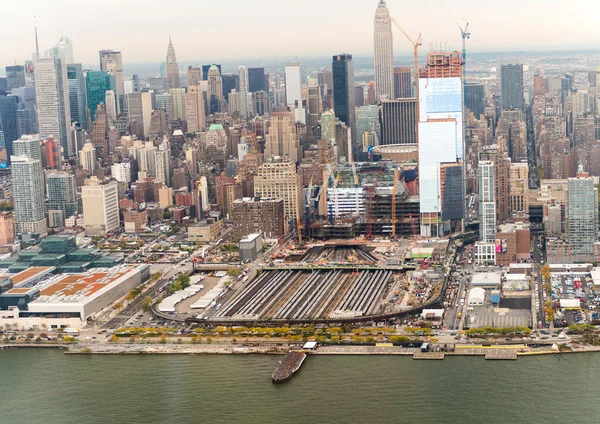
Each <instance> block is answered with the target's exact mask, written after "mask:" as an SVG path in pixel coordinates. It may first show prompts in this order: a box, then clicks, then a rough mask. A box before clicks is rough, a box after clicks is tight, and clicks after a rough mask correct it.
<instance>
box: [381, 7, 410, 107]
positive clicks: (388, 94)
mask: <svg viewBox="0 0 600 424" xmlns="http://www.w3.org/2000/svg"><path fill="white" fill-rule="evenodd" d="M374 27H375V28H374V33H373V39H374V42H375V90H376V97H377V99H380V100H381V99H388V100H393V99H394V98H395V97H394V37H393V35H392V21H391V20H390V12H389V10H388V8H387V6H386V4H385V0H379V6H378V7H377V11H376V12H375V24H374ZM409 78H410V74H409Z"/></svg>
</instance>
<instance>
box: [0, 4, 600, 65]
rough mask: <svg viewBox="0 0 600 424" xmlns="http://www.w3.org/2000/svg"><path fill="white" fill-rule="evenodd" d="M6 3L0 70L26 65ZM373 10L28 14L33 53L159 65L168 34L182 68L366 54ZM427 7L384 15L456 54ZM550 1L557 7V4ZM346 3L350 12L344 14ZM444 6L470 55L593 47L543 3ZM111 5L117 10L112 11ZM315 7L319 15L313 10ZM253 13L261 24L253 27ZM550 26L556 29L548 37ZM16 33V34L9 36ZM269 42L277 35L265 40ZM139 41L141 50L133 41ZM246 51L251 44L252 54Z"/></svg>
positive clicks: (404, 50) (66, 8)
mask: <svg viewBox="0 0 600 424" xmlns="http://www.w3.org/2000/svg"><path fill="white" fill-rule="evenodd" d="M6 2H7V4H6V5H5V6H6V7H5V9H4V14H5V24H4V25H3V26H2V28H0V37H3V38H4V39H7V38H8V39H11V40H13V42H12V43H10V44H8V43H4V44H3V45H2V47H0V62H2V63H0V66H2V67H3V66H5V65H11V64H13V63H14V62H15V61H16V62H17V63H22V62H23V61H24V60H28V59H31V53H33V51H34V50H35V39H34V32H33V26H34V17H33V5H32V4H30V3H21V2H18V1H16V0H6ZM257 3H258V5H257ZM377 3H378V0H372V1H361V2H357V1H352V2H348V1H343V0H331V1H329V2H327V3H326V4H321V3H319V2H318V1H317V0H306V1H305V2H303V7H301V8H291V7H289V8H288V9H289V13H286V11H285V10H283V11H282V10H281V5H280V4H279V2H276V1H275V0H257V2H253V3H252V6H250V5H247V3H246V2H243V1H241V0H229V1H227V2H222V3H211V4H210V5H200V4H196V3H191V2H189V1H186V0H175V1H174V2H172V3H171V7H170V9H169V10H172V11H180V10H186V11H187V12H186V13H177V14H175V13H173V12H169V11H167V13H166V14H163V13H161V14H156V13H151V12H150V11H155V10H157V9H156V8H155V7H153V6H156V5H158V4H159V2H158V0H128V1H126V2H122V1H118V2H117V1H114V0H107V1H99V0H84V1H75V0H53V1H51V2H44V3H41V2H38V3H36V4H35V8H36V12H35V13H36V15H37V25H38V32H39V44H40V51H42V52H43V51H45V50H47V49H49V48H51V47H53V46H54V45H55V44H56V42H57V41H58V39H59V37H60V36H61V35H63V34H64V35H65V36H67V37H69V38H71V39H72V40H73V45H74V59H75V62H76V63H84V64H90V65H92V64H96V62H97V51H99V50H101V49H107V48H109V49H115V50H118V51H122V52H123V56H124V58H125V61H126V62H128V63H150V62H161V61H164V47H163V46H164V45H165V40H167V39H168V36H169V32H170V33H171V36H172V38H173V44H174V45H175V47H176V49H177V51H178V56H179V61H180V62H181V63H185V62H190V61H192V62H193V61H202V62H210V61H213V60H218V59H227V58H235V57H240V58H241V57H250V58H253V59H258V58H260V57H264V58H271V57H287V58H289V59H291V58H294V57H295V56H297V55H298V56H299V55H318V56H321V55H323V56H327V55H331V54H335V53H336V52H340V51H345V52H349V53H352V54H353V55H354V56H355V57H358V56H361V55H367V56H368V55H372V48H373V47H372V19H373V17H374V10H375V8H376V6H377ZM426 3H427V4H422V5H420V6H419V7H417V6H415V5H412V4H402V3H400V1H399V0H389V1H388V2H387V6H388V8H389V10H390V14H391V16H392V17H394V18H395V19H396V20H397V21H398V22H399V23H400V25H402V26H403V27H404V28H405V29H406V30H407V32H408V33H409V34H411V35H412V36H416V34H418V33H419V32H421V33H422V34H423V46H424V47H425V48H426V47H428V46H429V45H431V44H435V43H438V44H439V45H442V46H447V48H448V49H449V50H450V49H459V48H460V41H461V39H460V33H459V32H458V28H457V26H456V24H455V23H454V22H453V20H452V18H451V16H450V15H449V13H448V11H447V10H446V9H445V8H444V6H443V5H442V3H441V2H440V1H439V0H427V1H426ZM552 3H555V4H557V5H558V3H557V1H556V0H553V1H552ZM578 3H581V6H582V7H583V8H585V6H586V5H589V6H590V7H591V6H592V5H593V4H592V2H591V1H589V0H580V1H579V2H578ZM349 4H351V6H352V7H348V5H349ZM445 4H446V5H447V7H448V9H449V10H451V11H452V14H453V15H454V17H455V18H456V20H457V21H458V22H459V23H461V24H463V23H464V20H463V18H465V19H467V20H468V21H469V23H470V29H471V32H472V34H473V36H472V38H471V40H469V42H468V49H469V51H470V52H473V53H475V52H483V51H486V52H488V51H522V50H532V49H537V50H549V49H553V50H556V49H559V50H563V49H564V50H573V49H576V50H577V49H594V48H596V44H595V43H594V42H593V41H592V40H594V39H597V38H598V36H599V35H600V29H599V28H598V27H597V26H596V25H595V22H593V18H592V16H593V14H589V15H585V14H584V15H581V16H579V18H578V19H577V23H576V24H575V23H573V24H569V23H568V22H563V19H562V16H561V14H560V9H559V8H558V7H548V3H547V2H546V3H541V2H540V1H538V0H529V1H525V2H517V1H516V0H509V1H507V2H504V3H503V4H502V6H500V5H498V6H495V5H486V6H473V5H472V4H469V2H467V1H466V0H448V1H446V2H445ZM98 6H105V7H98ZM111 6H114V7H111ZM117 6H118V12H119V13H115V11H116V10H117V9H115V7H117ZM257 6H258V7H257ZM512 6H514V7H518V8H519V12H520V13H519V14H511V13H510V11H511V10H514V9H513V7H512ZM544 6H545V7H544ZM315 10H316V11H319V13H314V11H315ZM75 12H76V13H75ZM188 12H189V13H188ZM234 12H235V13H234ZM282 12H283V13H282ZM334 13H337V14H339V13H341V14H342V16H343V17H344V19H343V20H341V21H342V22H343V23H344V25H341V24H340V23H339V22H340V20H337V19H331V16H332V14H334ZM261 16H262V17H264V19H265V22H268V23H269V25H258V26H256V25H253V23H254V22H256V21H257V19H260V17H261ZM131 17H135V18H136V19H138V20H140V22H146V23H147V24H148V25H150V26H152V27H153V28H155V30H153V31H151V32H147V31H144V29H143V28H144V27H143V25H142V26H132V25H131V21H130V18H131ZM491 17H493V19H492V18H491ZM533 17H535V19H533ZM540 17H541V18H542V19H540ZM109 20H110V21H112V22H113V24H112V25H114V26H116V27H118V28H119V31H112V32H108V31H105V26H104V23H105V22H108V21H109ZM224 21H227V22H228V25H231V26H232V27H242V26H243V25H244V24H246V25H248V26H249V27H250V28H251V29H252V30H251V31H244V33H243V40H244V42H243V43H241V42H240V40H241V38H240V33H238V31H225V32H224V31H223V27H222V24H223V22H224ZM307 21H310V22H311V25H313V26H314V27H315V28H324V29H325V31H314V32H304V33H300V34H299V33H298V32H297V31H294V30H292V29H291V28H298V27H299V25H302V22H307ZM507 22H510V26H507V24H506V23H507ZM575 25H576V28H575ZM550 27H552V28H556V30H553V31H550V30H548V28H550ZM161 29H162V30H161ZM326 29H329V30H328V31H327V30H326ZM575 29H576V31H575ZM16 33H19V34H21V36H20V37H18V38H15V37H14V34H16ZM393 33H394V40H395V43H394V47H395V49H394V54H395V55H397V56H403V55H409V54H410V51H411V46H410V44H409V43H408V41H407V40H406V39H405V38H404V36H403V35H402V34H401V33H400V32H399V31H398V30H397V29H393ZM498 34H502V37H499V36H498ZM274 35H279V37H276V38H273V37H274ZM142 40H143V41H144V42H143V43H141V42H140V41H142ZM274 40H275V41H277V42H273V41H274ZM284 40H285V42H284ZM217 41H218V42H217ZM248 45H251V46H252V50H251V51H249V50H248Z"/></svg>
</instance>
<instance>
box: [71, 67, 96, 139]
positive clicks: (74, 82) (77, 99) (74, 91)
mask: <svg viewBox="0 0 600 424" xmlns="http://www.w3.org/2000/svg"><path fill="white" fill-rule="evenodd" d="M67 80H68V82H69V100H70V102H71V121H72V122H78V123H79V125H80V126H81V128H84V129H86V130H87V129H88V122H87V99H86V95H85V78H84V77H83V70H82V69H81V64H80V63H73V64H70V65H67ZM95 110H96V109H94V111H95ZM90 113H92V111H91V110H90Z"/></svg>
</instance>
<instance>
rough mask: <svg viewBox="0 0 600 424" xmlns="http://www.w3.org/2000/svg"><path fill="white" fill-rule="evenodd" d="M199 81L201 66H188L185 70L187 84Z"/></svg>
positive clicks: (198, 82) (192, 84) (190, 84)
mask: <svg viewBox="0 0 600 424" xmlns="http://www.w3.org/2000/svg"><path fill="white" fill-rule="evenodd" d="M200 81H202V68H194V67H192V66H189V67H188V70H187V86H188V87H192V86H194V85H200Z"/></svg>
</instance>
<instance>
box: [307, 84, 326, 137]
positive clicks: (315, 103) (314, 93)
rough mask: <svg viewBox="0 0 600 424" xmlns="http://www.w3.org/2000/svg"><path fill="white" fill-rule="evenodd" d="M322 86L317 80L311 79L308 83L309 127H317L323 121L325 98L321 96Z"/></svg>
mask: <svg viewBox="0 0 600 424" xmlns="http://www.w3.org/2000/svg"><path fill="white" fill-rule="evenodd" d="M321 93H322V92H321V86H320V85H319V81H318V80H317V79H316V78H310V79H309V81H308V93H307V97H308V102H307V103H308V104H307V107H308V122H307V123H308V126H310V127H316V126H317V125H318V124H319V121H320V120H321V113H322V112H323V102H322V99H323V96H322V95H321Z"/></svg>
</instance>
